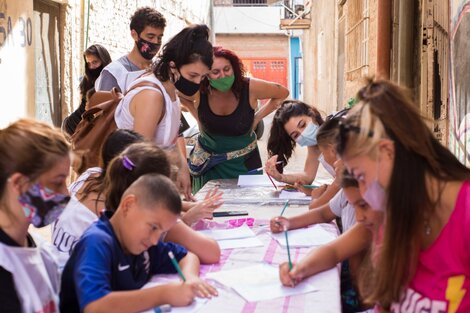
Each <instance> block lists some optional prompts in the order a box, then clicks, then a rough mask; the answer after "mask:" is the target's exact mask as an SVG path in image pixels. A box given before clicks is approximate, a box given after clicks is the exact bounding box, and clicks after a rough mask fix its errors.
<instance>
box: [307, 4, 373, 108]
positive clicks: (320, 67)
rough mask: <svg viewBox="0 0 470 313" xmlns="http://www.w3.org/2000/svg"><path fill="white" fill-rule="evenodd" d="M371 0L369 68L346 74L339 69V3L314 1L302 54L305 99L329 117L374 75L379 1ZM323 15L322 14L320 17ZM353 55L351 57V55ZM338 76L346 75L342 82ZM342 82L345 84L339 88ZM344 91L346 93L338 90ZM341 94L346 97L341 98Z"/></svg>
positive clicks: (347, 8) (346, 15) (346, 8)
mask: <svg viewBox="0 0 470 313" xmlns="http://www.w3.org/2000/svg"><path fill="white" fill-rule="evenodd" d="M378 1H379V0H369V37H368V48H367V55H368V57H367V62H366V64H367V66H364V67H363V68H361V69H359V70H356V71H353V72H349V73H346V71H347V68H346V67H345V69H344V70H341V69H338V53H339V51H338V47H339V40H346V39H345V38H339V37H338V33H339V32H338V19H339V12H340V7H339V5H338V2H337V1H331V0H319V1H313V2H312V9H311V14H310V15H311V25H310V29H307V30H304V33H303V36H302V53H303V62H304V90H303V98H304V101H305V102H306V103H308V104H311V105H314V106H316V107H317V108H318V109H319V110H320V111H321V112H322V113H324V114H329V113H331V112H333V111H336V110H339V109H342V108H343V107H344V105H345V104H346V102H347V100H348V99H349V98H351V97H353V96H355V94H356V93H357V91H358V89H359V88H360V87H361V86H362V85H363V81H364V79H363V78H364V77H365V76H369V75H374V74H375V71H376V68H377V66H376V61H377V2H378ZM350 6H351V1H346V2H345V4H344V6H343V7H342V10H343V14H344V18H345V21H344V22H345V25H346V31H347V29H348V27H347V25H348V19H350V18H351V17H350V15H351V8H350ZM320 12H321V14H320ZM344 47H345V51H344V58H345V59H346V61H345V62H346V63H347V60H348V58H349V57H351V55H350V53H351V52H350V51H348V45H347V44H346V45H345V46H344ZM348 53H349V55H348ZM338 75H344V77H343V79H338ZM338 81H339V82H344V83H343V85H342V86H338ZM339 90H342V93H339V92H338V91H339ZM338 93H339V94H342V98H341V99H338Z"/></svg>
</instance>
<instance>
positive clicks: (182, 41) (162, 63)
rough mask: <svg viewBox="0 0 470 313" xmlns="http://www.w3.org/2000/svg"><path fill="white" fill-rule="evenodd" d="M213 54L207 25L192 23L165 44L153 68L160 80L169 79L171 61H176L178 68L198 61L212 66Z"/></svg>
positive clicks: (209, 66)
mask: <svg viewBox="0 0 470 313" xmlns="http://www.w3.org/2000/svg"><path fill="white" fill-rule="evenodd" d="M212 54H213V52H212V44H211V43H210V42H209V28H208V27H207V25H204V24H200V25H199V24H196V25H191V26H188V27H186V28H184V29H183V30H182V31H180V32H179V33H178V34H176V35H175V36H174V37H173V38H171V39H170V41H169V42H168V43H167V44H166V45H164V46H163V48H162V50H161V52H160V56H159V58H158V59H157V61H156V62H155V63H154V65H153V69H152V70H153V73H154V74H155V76H156V77H157V78H158V79H159V80H161V81H167V80H169V79H170V62H171V61H173V62H174V63H175V65H176V68H177V69H179V68H181V67H182V66H183V65H186V64H191V63H194V62H197V61H201V62H202V63H204V64H205V65H206V66H207V67H208V68H211V67H212V62H213V60H212Z"/></svg>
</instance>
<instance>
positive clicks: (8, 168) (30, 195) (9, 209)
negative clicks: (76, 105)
mask: <svg viewBox="0 0 470 313" xmlns="http://www.w3.org/2000/svg"><path fill="white" fill-rule="evenodd" d="M0 155H1V156H2V157H1V158H0V282H1V283H0V303H1V307H2V312H23V313H27V312H58V292H59V290H58V287H59V271H58V266H57V264H56V261H55V260H56V259H55V256H54V255H53V253H52V251H53V250H50V248H49V247H51V245H50V244H49V243H48V242H45V241H44V240H43V239H42V240H41V238H40V237H37V236H33V235H32V234H30V233H28V229H29V227H30V225H33V226H34V227H44V226H46V225H48V224H51V223H52V222H54V221H55V219H56V218H57V217H58V216H59V215H60V214H61V213H62V211H63V209H64V207H65V205H66V204H67V202H68V201H69V199H70V197H69V195H68V191H67V186H66V179H67V177H68V176H69V172H70V150H69V145H68V143H67V141H66V139H65V138H64V136H63V135H62V134H61V132H60V131H59V130H56V129H53V128H52V127H51V126H49V125H47V124H45V123H42V122H39V121H34V120H29V119H21V120H18V121H17V122H15V123H13V124H11V125H10V126H8V127H6V128H4V129H1V130H0Z"/></svg>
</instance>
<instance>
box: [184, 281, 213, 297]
mask: <svg viewBox="0 0 470 313" xmlns="http://www.w3.org/2000/svg"><path fill="white" fill-rule="evenodd" d="M185 284H186V285H189V286H191V288H192V289H193V291H194V293H195V294H196V296H197V297H199V298H212V296H218V295H219V293H218V292H217V289H215V288H214V287H213V286H212V285H210V284H209V283H207V282H206V281H204V280H202V279H201V278H199V277H194V278H190V279H188V280H187V281H186V283H185Z"/></svg>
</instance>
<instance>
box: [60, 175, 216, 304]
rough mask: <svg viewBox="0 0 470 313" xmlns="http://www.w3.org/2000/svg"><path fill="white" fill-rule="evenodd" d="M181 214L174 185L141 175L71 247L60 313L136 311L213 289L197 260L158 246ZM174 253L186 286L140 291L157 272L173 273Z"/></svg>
mask: <svg viewBox="0 0 470 313" xmlns="http://www.w3.org/2000/svg"><path fill="white" fill-rule="evenodd" d="M180 212H181V199H180V196H179V193H178V190H177V189H176V187H175V185H174V184H173V182H172V181H171V180H170V179H168V178H167V177H164V176H163V175H143V176H141V177H140V178H139V179H137V180H136V181H135V182H134V183H133V184H132V185H130V187H129V188H128V189H127V190H126V192H125V193H124V195H123V196H122V198H121V202H120V204H119V207H118V209H117V210H116V212H115V213H114V214H113V215H111V214H108V213H107V214H104V215H103V216H102V217H101V218H100V220H99V221H97V222H95V223H94V224H93V225H92V226H90V228H88V229H87V230H86V231H85V233H84V234H83V236H82V237H81V238H80V240H79V241H78V243H77V245H76V246H75V248H74V250H73V252H72V255H71V257H70V259H69V261H68V262H67V264H66V266H65V268H64V272H63V275H62V284H61V292H60V309H61V311H62V312H87V313H88V312H102V311H109V310H112V311H113V312H140V311H144V310H148V309H151V308H153V307H157V306H159V305H161V304H171V305H172V306H186V305H189V304H190V303H191V302H192V301H193V299H194V297H195V296H198V297H211V296H213V295H214V296H215V295H217V291H216V290H215V289H214V288H213V287H212V286H211V285H209V284H208V283H206V282H204V281H203V280H201V279H200V278H199V277H198V275H199V259H198V258H197V256H195V255H194V254H192V253H191V252H188V251H186V249H184V248H183V247H181V246H179V245H177V244H172V243H163V242H159V239H160V236H161V234H162V233H163V232H165V231H168V230H169V229H170V228H171V227H172V226H173V225H174V224H175V223H176V219H177V217H178V215H179V214H180ZM170 251H171V252H173V254H174V256H175V259H176V261H178V263H179V265H180V267H181V269H182V272H183V274H184V276H185V277H186V278H187V280H186V282H181V283H171V284H166V285H160V286H156V287H152V288H147V289H140V288H141V287H142V286H144V285H145V284H146V283H147V282H148V281H149V280H150V278H151V277H152V276H153V275H155V274H160V273H175V272H176V269H175V268H174V267H173V265H172V264H171V260H170V258H169V256H168V252H170Z"/></svg>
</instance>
